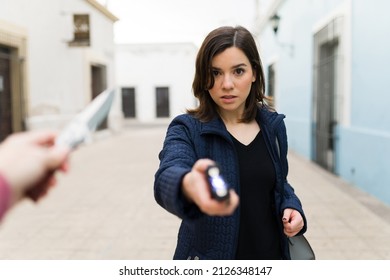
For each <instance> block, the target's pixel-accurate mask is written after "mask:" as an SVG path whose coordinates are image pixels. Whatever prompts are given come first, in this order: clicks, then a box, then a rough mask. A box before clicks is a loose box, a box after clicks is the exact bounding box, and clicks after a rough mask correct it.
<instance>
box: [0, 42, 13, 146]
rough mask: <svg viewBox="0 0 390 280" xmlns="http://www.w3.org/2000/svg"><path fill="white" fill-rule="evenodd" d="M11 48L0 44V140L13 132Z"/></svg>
mask: <svg viewBox="0 0 390 280" xmlns="http://www.w3.org/2000/svg"><path fill="white" fill-rule="evenodd" d="M12 123H13V119H12V92H11V50H10V49H9V48H7V47H2V46H0V141H3V140H4V139H5V138H6V137H7V136H8V135H10V134H11V133H12V132H13V128H12Z"/></svg>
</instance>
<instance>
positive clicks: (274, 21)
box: [269, 13, 294, 56]
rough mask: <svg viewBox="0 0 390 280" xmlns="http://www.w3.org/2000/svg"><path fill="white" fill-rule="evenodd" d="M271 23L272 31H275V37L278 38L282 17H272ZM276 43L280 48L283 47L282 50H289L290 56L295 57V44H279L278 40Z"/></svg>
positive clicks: (276, 15) (275, 15)
mask: <svg viewBox="0 0 390 280" xmlns="http://www.w3.org/2000/svg"><path fill="white" fill-rule="evenodd" d="M269 21H270V24H271V26H272V29H273V30H274V33H275V36H276V35H277V33H278V29H279V23H280V16H279V15H278V14H276V13H275V14H274V15H273V16H272V17H270V19H269ZM276 41H277V42H278V44H279V46H281V47H282V48H288V49H289V53H290V56H293V55H294V45H293V44H286V43H282V42H279V40H278V39H276Z"/></svg>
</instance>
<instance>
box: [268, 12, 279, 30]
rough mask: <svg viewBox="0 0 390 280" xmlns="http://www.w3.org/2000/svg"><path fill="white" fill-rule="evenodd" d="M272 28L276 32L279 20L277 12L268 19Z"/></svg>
mask: <svg viewBox="0 0 390 280" xmlns="http://www.w3.org/2000/svg"><path fill="white" fill-rule="evenodd" d="M269 20H270V22H271V26H272V29H273V30H274V33H275V34H276V33H278V28H279V22H280V16H278V14H274V15H273V16H272V17H271V18H270V19H269Z"/></svg>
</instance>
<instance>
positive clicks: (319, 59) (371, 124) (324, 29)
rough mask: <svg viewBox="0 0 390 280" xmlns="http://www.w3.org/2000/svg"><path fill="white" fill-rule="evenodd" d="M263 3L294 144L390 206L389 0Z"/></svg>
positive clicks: (269, 61)
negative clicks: (389, 168)
mask: <svg viewBox="0 0 390 280" xmlns="http://www.w3.org/2000/svg"><path fill="white" fill-rule="evenodd" d="M260 2H262V5H261V7H263V9H262V10H260V11H259V17H258V22H257V25H256V28H255V30H254V33H255V34H256V35H257V38H258V42H259V46H260V49H261V55H262V58H263V63H264V65H265V70H266V76H267V88H268V94H269V95H272V96H274V98H275V104H276V108H277V110H278V111H280V112H282V113H284V114H286V116H287V118H286V124H287V128H288V136H289V146H290V149H292V150H294V151H295V152H297V153H299V154H301V155H303V156H304V157H306V158H308V159H311V160H313V161H314V162H316V163H318V164H319V165H320V166H322V167H324V168H326V169H327V170H329V171H331V172H333V173H335V174H337V175H339V176H340V177H341V178H343V179H345V180H346V181H348V182H350V183H352V184H353V185H355V186H356V187H357V188H360V189H362V190H363V191H365V192H367V193H369V194H371V195H373V196H375V197H377V198H378V199H380V200H382V201H383V202H384V203H386V204H389V205H390V173H389V172H388V165H389V161H390V160H389V158H390V115H389V114H387V111H388V104H390V95H389V94H388V92H389V76H390V69H389V67H388V66H387V65H388V63H389V62H390V52H388V50H389V49H390V39H389V38H388V37H387V36H386V35H385V34H387V31H388V30H389V28H390V17H388V15H387V11H388V9H389V8H390V2H388V1H384V0H378V1H368V0H353V1H351V0H344V1H340V0H323V1H322V0H316V1H311V0H284V1H283V0H270V1H267V0H263V1H260ZM275 20H276V21H277V22H278V23H277V24H276V25H273V23H275ZM313 187H315V182H313Z"/></svg>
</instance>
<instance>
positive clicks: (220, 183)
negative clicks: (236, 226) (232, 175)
mask: <svg viewBox="0 0 390 280" xmlns="http://www.w3.org/2000/svg"><path fill="white" fill-rule="evenodd" d="M206 176H207V181H208V183H209V187H210V191H211V196H212V197H213V198H214V199H216V200H218V201H224V200H228V199H229V187H228V186H227V184H226V182H225V180H224V179H223V177H222V176H221V170H220V168H219V166H218V165H216V164H214V165H210V166H209V167H208V168H207V169H206Z"/></svg>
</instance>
